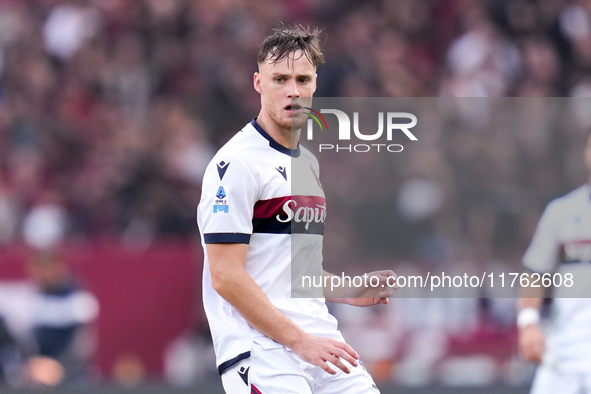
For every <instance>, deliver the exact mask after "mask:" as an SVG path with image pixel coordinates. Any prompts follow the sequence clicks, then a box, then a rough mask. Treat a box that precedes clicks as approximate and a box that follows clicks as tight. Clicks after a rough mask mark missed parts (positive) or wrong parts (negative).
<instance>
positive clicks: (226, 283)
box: [211, 269, 234, 297]
mask: <svg viewBox="0 0 591 394" xmlns="http://www.w3.org/2000/svg"><path fill="white" fill-rule="evenodd" d="M233 277H234V275H232V274H231V273H230V272H228V271H227V270H221V269H211V287H213V289H214V290H215V291H216V292H218V294H220V295H221V296H222V297H223V296H224V294H225V293H227V292H228V290H229V289H232V288H233V286H234V285H233V283H234V278H233Z"/></svg>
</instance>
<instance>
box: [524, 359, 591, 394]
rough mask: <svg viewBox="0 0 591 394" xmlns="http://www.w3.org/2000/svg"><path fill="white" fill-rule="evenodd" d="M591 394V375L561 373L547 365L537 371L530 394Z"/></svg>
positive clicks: (541, 366)
mask: <svg viewBox="0 0 591 394" xmlns="http://www.w3.org/2000/svg"><path fill="white" fill-rule="evenodd" d="M556 393H560V394H582V393H591V373H565V372H559V371H556V370H554V369H552V368H550V367H549V366H547V365H544V364H542V365H540V366H539V367H538V369H537V371H536V375H535V377H534V381H533V384H532V388H531V391H530V394H556Z"/></svg>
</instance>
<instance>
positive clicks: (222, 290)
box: [207, 243, 359, 374]
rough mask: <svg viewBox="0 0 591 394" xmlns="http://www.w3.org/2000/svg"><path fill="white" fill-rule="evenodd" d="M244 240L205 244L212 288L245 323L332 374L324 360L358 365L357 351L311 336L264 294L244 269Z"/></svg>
mask: <svg viewBox="0 0 591 394" xmlns="http://www.w3.org/2000/svg"><path fill="white" fill-rule="evenodd" d="M247 251H248V245H247V244H238V243H232V244H207V255H208V257H209V266H210V272H211V281H212V286H213V288H214V289H215V290H216V291H217V292H218V293H219V294H220V296H222V297H223V298H224V299H225V300H226V301H228V302H229V303H230V304H232V305H233V306H234V308H236V310H237V311H238V312H240V314H241V315H242V316H243V317H244V318H245V319H246V320H247V321H248V323H249V324H250V325H251V326H252V327H254V328H255V329H256V330H258V331H259V332H261V333H263V334H264V335H266V336H267V337H269V338H271V339H273V340H275V341H277V342H279V343H281V344H283V345H285V346H287V347H288V348H290V349H292V350H293V351H294V352H295V353H296V354H297V355H298V356H300V357H301V358H302V359H303V360H305V361H307V362H309V363H311V364H314V365H317V366H319V367H321V368H322V369H324V370H325V371H326V372H328V373H331V374H335V373H336V371H335V370H334V369H332V368H331V367H330V366H329V365H328V364H327V363H326V362H327V361H328V362H330V363H331V364H333V365H335V366H336V367H338V368H339V369H341V370H343V371H344V372H345V373H349V372H350V368H349V367H348V366H347V365H346V364H344V363H343V362H342V360H341V359H343V360H346V361H347V362H348V363H350V364H351V365H353V366H357V360H358V359H359V355H358V354H357V352H355V350H353V348H352V347H351V346H349V345H347V344H346V343H344V342H341V341H337V340H334V339H331V338H321V337H314V336H312V335H309V334H307V333H305V332H304V331H303V330H302V329H300V328H299V327H298V326H297V325H296V324H295V323H294V322H293V321H291V320H290V319H289V318H288V317H287V316H285V315H284V314H283V313H281V312H280V311H279V310H278V309H277V308H275V306H273V304H271V302H270V301H269V299H268V298H267V296H266V295H265V293H264V292H263V291H262V290H261V288H260V287H259V286H258V285H257V284H256V282H255V281H254V280H253V279H252V277H251V276H250V275H249V274H248V273H247V272H246V271H245V270H244V263H245V261H246V253H247Z"/></svg>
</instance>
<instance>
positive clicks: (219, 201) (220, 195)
mask: <svg viewBox="0 0 591 394" xmlns="http://www.w3.org/2000/svg"><path fill="white" fill-rule="evenodd" d="M228 164H229V163H228ZM226 168H227V166H226ZM215 196H216V197H217V198H216V200H215V203H214V205H213V213H216V212H224V213H228V212H229V210H230V206H229V205H228V200H227V199H226V197H227V194H226V191H225V190H224V187H223V186H220V187H219V189H218V191H217V193H216V194H215Z"/></svg>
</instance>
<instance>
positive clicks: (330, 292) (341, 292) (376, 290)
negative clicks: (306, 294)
mask: <svg viewBox="0 0 591 394" xmlns="http://www.w3.org/2000/svg"><path fill="white" fill-rule="evenodd" d="M324 276H325V281H324V283H326V284H327V286H325V287H324V297H325V299H326V301H329V302H338V303H343V304H349V305H353V306H371V305H377V304H387V303H388V301H389V300H388V298H389V297H392V295H394V291H395V290H397V289H398V285H397V284H396V274H395V273H394V271H392V270H382V271H373V272H369V273H367V274H364V275H362V276H361V277H360V278H361V279H362V280H361V281H360V282H361V286H354V284H353V283H351V285H350V286H349V285H348V284H347V283H346V284H343V283H342V280H340V279H341V277H338V276H336V275H334V274H331V273H330V272H327V271H324ZM332 277H335V280H334V281H332V280H331V279H332ZM336 279H339V281H337V280H336ZM337 282H339V284H340V285H339V286H332V284H334V283H337ZM358 282H359V281H356V283H358Z"/></svg>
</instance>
